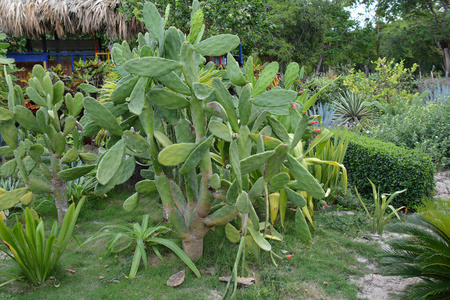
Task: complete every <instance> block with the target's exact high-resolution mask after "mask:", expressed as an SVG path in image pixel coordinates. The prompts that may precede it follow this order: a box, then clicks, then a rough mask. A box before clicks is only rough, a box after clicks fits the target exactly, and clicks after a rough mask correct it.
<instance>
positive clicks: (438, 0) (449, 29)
mask: <svg viewBox="0 0 450 300" xmlns="http://www.w3.org/2000/svg"><path fill="white" fill-rule="evenodd" d="M373 2H374V1H373V0H365V1H364V3H366V4H370V3H373ZM376 12H377V15H378V16H380V17H384V18H386V20H388V21H391V22H393V21H395V20H397V19H398V17H401V18H402V19H403V20H406V21H410V22H411V23H412V24H415V25H416V26H417V27H416V32H421V33H422V34H423V35H422V36H423V40H422V41H421V42H422V43H426V42H427V41H430V40H431V41H434V42H435V43H436V45H437V46H438V48H439V50H440V51H441V53H442V55H443V63H444V64H443V68H444V71H445V76H446V77H448V75H449V73H450V14H449V13H450V12H449V1H448V0H395V1H392V0H380V1H378V3H377V10H376Z"/></svg>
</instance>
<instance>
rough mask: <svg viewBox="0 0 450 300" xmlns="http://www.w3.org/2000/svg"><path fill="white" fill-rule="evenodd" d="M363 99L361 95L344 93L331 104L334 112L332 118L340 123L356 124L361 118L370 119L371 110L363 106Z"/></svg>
mask: <svg viewBox="0 0 450 300" xmlns="http://www.w3.org/2000/svg"><path fill="white" fill-rule="evenodd" d="M364 101H365V99H364V98H363V97H362V96H361V94H355V93H352V92H350V91H346V92H344V93H343V94H341V95H340V96H339V98H338V99H337V100H335V101H334V102H333V104H334V107H335V108H336V112H335V113H334V116H333V118H334V119H335V120H337V119H340V120H341V121H340V122H341V123H348V122H358V121H359V120H361V119H362V118H363V117H370V116H371V115H372V110H371V109H370V107H367V106H366V105H364Z"/></svg>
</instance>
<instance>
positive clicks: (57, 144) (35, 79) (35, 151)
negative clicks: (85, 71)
mask: <svg viewBox="0 0 450 300" xmlns="http://www.w3.org/2000/svg"><path fill="white" fill-rule="evenodd" d="M6 78H7V81H8V87H9V96H8V109H6V108H0V133H1V135H2V136H3V138H4V140H5V141H6V143H7V146H4V147H1V148H0V156H3V157H4V158H6V160H7V161H6V163H5V164H3V165H2V166H1V167H0V176H4V177H8V176H11V175H12V174H14V173H15V172H17V171H18V172H19V175H20V178H21V180H22V182H23V183H24V185H25V187H23V188H19V189H16V190H13V191H8V192H5V193H2V194H1V195H0V210H3V209H6V208H10V207H12V206H14V205H16V204H18V203H20V202H21V203H22V204H23V205H30V204H31V203H32V202H33V199H34V194H51V195H52V196H53V197H54V199H55V203H56V207H57V211H58V221H59V223H60V224H61V222H62V220H63V218H64V215H65V212H66V210H67V186H66V181H69V180H73V179H76V178H79V177H81V176H83V175H86V174H87V173H89V172H91V171H92V170H93V169H94V168H95V167H96V166H95V164H91V165H82V166H78V167H73V168H72V167H71V165H72V163H75V165H76V163H77V162H78V161H80V160H82V161H84V162H88V161H91V162H93V161H95V160H96V156H95V155H94V156H92V154H90V153H83V152H82V151H81V149H77V148H76V147H74V146H70V145H69V144H68V143H67V138H68V135H69V134H71V135H72V136H76V135H79V134H80V132H81V128H82V127H81V125H80V124H79V123H78V121H77V116H78V114H79V113H80V112H81V109H82V108H83V102H84V101H85V100H88V101H89V98H86V99H85V97H84V96H83V95H82V94H81V93H78V94H76V95H75V97H72V96H71V95H70V94H67V95H66V96H65V103H66V106H67V109H68V115H65V116H64V115H61V111H60V107H61V105H62V104H63V100H64V98H63V96H64V84H63V83H62V81H58V82H56V83H54V84H53V82H52V80H51V78H50V75H49V73H48V72H47V71H46V70H44V69H43V68H42V66H40V65H36V66H34V67H33V72H32V77H31V78H30V80H29V87H28V88H27V89H26V94H27V96H28V97H29V98H30V99H31V100H32V101H33V102H34V103H36V104H38V105H39V106H40V108H39V110H38V111H37V113H36V115H34V114H33V113H32V112H31V111H30V110H28V109H27V108H26V107H25V106H24V98H23V94H22V93H21V91H20V88H18V87H17V86H14V85H13V83H12V82H11V79H10V78H9V75H7V77H6ZM38 135H39V136H40V137H39V138H37V136H38ZM32 174H40V176H37V177H35V176H34V175H32Z"/></svg>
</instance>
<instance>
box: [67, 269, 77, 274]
mask: <svg viewBox="0 0 450 300" xmlns="http://www.w3.org/2000/svg"><path fill="white" fill-rule="evenodd" d="M66 271H67V273H70V274H75V273H76V272H77V270H75V269H72V268H67V269H66Z"/></svg>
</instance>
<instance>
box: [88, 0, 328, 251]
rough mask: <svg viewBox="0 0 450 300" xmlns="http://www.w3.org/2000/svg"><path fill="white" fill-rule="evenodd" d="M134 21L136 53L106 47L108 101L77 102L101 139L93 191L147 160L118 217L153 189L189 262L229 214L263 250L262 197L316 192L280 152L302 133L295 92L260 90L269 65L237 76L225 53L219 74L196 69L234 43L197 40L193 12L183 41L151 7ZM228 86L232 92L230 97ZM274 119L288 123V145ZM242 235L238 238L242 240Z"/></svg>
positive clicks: (268, 78) (223, 38)
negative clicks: (104, 146) (110, 80)
mask: <svg viewBox="0 0 450 300" xmlns="http://www.w3.org/2000/svg"><path fill="white" fill-rule="evenodd" d="M197 4H198V2H197ZM193 7H199V5H193ZM143 18H144V20H145V24H146V27H147V29H148V32H147V33H145V34H139V36H138V46H137V47H136V48H134V49H131V48H130V46H129V45H128V43H127V42H123V43H122V44H115V45H114V47H113V49H112V59H113V61H114V64H115V65H116V68H117V70H118V72H119V73H120V75H121V76H122V79H121V80H120V81H119V82H118V84H117V86H116V90H115V91H114V92H113V93H112V94H111V101H112V102H111V103H109V104H101V103H99V102H97V101H95V100H93V99H92V100H91V99H86V100H85V102H84V107H85V114H86V116H87V117H88V118H89V119H90V120H91V121H92V122H93V123H94V126H98V127H102V128H104V129H106V130H107V131H108V133H109V136H110V140H109V142H108V150H107V152H106V153H105V154H104V155H103V156H102V158H101V160H100V162H99V164H98V170H97V179H98V184H97V186H96V189H95V190H96V191H97V192H98V193H105V192H107V191H109V190H111V189H112V188H113V187H114V186H115V185H117V184H119V183H120V182H122V180H123V178H127V177H129V175H128V173H127V172H129V171H130V170H131V169H132V167H131V165H132V164H134V161H135V158H143V159H148V160H150V161H151V168H150V169H151V171H152V172H153V173H154V177H152V178H147V179H145V180H142V181H140V182H138V183H137V184H136V193H135V194H133V195H132V196H130V197H129V198H128V199H127V200H126V201H125V203H124V208H125V209H126V210H127V211H131V210H133V209H134V208H135V207H136V206H137V205H138V204H139V199H140V196H141V195H145V194H149V193H152V192H158V194H159V196H160V198H161V200H162V202H163V206H164V210H165V212H166V213H167V217H168V219H169V221H170V223H171V225H172V227H173V228H174V230H175V231H176V232H177V233H178V235H179V237H180V238H181V239H182V241H183V246H184V250H185V252H186V253H187V254H188V255H189V256H190V257H191V258H192V259H197V258H199V257H201V256H202V254H203V238H204V236H205V234H206V233H207V232H208V231H209V230H210V229H211V228H213V227H214V226H219V225H224V224H227V223H228V222H230V221H231V220H233V219H234V218H235V217H236V216H238V215H241V216H243V218H245V219H246V220H247V218H249V222H247V221H245V222H244V223H243V224H251V227H252V231H251V234H250V235H249V237H251V238H248V243H250V244H251V243H253V244H254V245H257V246H259V248H260V249H263V250H265V251H271V249H270V244H269V243H265V242H267V241H265V239H264V236H265V235H266V232H267V231H270V228H269V226H268V222H267V221H268V216H269V214H268V207H269V193H274V192H278V191H283V192H281V193H280V195H281V194H283V195H285V198H286V199H287V198H289V199H291V198H292V199H294V200H292V201H298V198H299V197H300V196H299V194H298V193H297V192H295V191H292V192H293V193H294V194H295V195H291V193H285V192H284V188H285V187H286V186H287V184H294V185H296V187H297V188H298V189H304V190H307V191H308V192H311V193H313V194H314V195H316V196H317V197H323V195H324V192H323V190H322V189H321V187H320V185H319V184H318V182H317V181H316V180H315V179H314V178H313V177H312V176H311V175H310V174H309V172H308V171H307V169H306V168H304V166H303V165H302V164H301V163H300V162H299V161H298V160H297V159H295V158H293V157H292V155H291V154H290V153H291V152H292V151H293V149H294V148H295V147H296V145H297V144H298V142H299V141H300V140H301V139H302V138H303V136H304V135H305V134H307V133H308V132H310V131H311V128H310V127H311V126H310V125H311V124H309V125H308V122H307V121H308V118H307V117H306V116H302V115H301V114H300V113H299V111H297V110H296V109H294V108H293V103H294V102H295V101H296V100H297V98H298V97H299V94H298V93H297V92H296V91H294V90H291V89H272V90H269V91H267V89H268V88H269V86H270V85H271V83H272V81H273V79H274V78H275V76H276V73H277V72H278V64H277V63H272V64H270V65H269V66H267V67H266V69H265V70H264V71H263V72H262V74H261V75H260V76H259V78H258V79H256V78H255V76H254V74H253V62H252V61H251V58H250V59H249V61H248V62H247V64H246V66H245V67H244V72H242V71H241V69H240V67H239V65H238V63H237V62H236V61H235V59H234V58H233V56H232V55H230V54H228V70H227V71H216V70H214V65H213V64H212V63H208V64H206V65H205V56H218V55H224V54H227V53H229V52H230V51H233V50H234V49H235V48H236V47H237V46H238V45H239V43H240V40H239V38H238V37H237V36H234V35H228V34H226V35H218V36H214V37H210V38H207V39H203V31H204V25H203V15H202V11H201V10H196V11H193V12H192V20H191V31H190V34H189V35H188V36H187V37H186V36H185V35H184V34H183V33H182V32H181V31H179V30H178V29H176V28H174V27H170V28H166V26H165V20H166V19H165V18H162V17H160V15H159V13H158V11H157V9H156V8H155V6H154V5H153V4H151V3H146V4H145V6H144V11H143ZM232 86H233V87H234V89H235V90H236V91H237V95H232V94H230V92H229V88H230V87H232ZM299 105H300V103H299ZM118 112H120V113H118ZM279 115H281V116H291V119H292V121H291V123H292V127H293V128H294V130H295V134H294V136H293V138H291V137H290V136H289V134H288V133H287V131H286V129H285V128H284V127H283V125H282V124H281V122H280V121H279V120H278V119H277V117H278V116H279ZM86 127H88V126H86ZM288 167H289V169H288ZM152 172H147V173H152ZM272 198H274V197H273V196H272ZM257 199H263V205H264V207H267V219H266V222H265V229H267V230H264V233H260V231H259V218H258V216H257V214H256V212H255V209H254V208H253V203H255V202H256V201H257ZM286 201H287V200H286ZM299 211H300V210H299ZM245 226H247V225H245ZM305 226H306V228H307V225H306V222H305ZM245 228H247V227H245ZM245 232H246V229H245ZM242 236H243V238H245V239H247V235H246V233H243V235H242ZM263 241H265V242H263ZM267 244H268V245H269V246H267ZM256 248H258V247H256Z"/></svg>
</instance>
